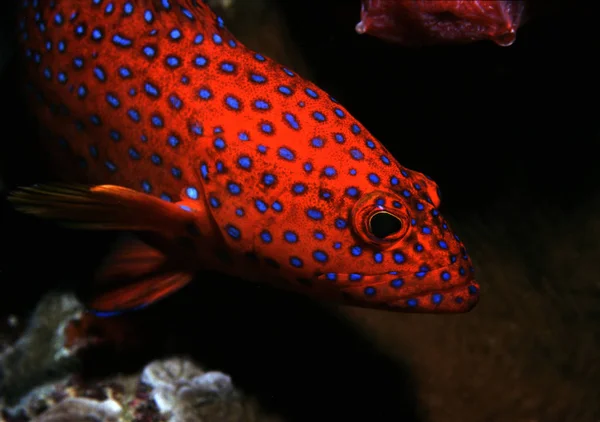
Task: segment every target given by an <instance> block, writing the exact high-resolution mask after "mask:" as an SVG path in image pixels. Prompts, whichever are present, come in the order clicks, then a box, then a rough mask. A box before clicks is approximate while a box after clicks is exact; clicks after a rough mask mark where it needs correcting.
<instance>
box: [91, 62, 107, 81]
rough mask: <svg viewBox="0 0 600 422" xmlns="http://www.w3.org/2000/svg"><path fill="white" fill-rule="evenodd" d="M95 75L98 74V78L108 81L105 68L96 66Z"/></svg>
mask: <svg viewBox="0 0 600 422" xmlns="http://www.w3.org/2000/svg"><path fill="white" fill-rule="evenodd" d="M94 75H95V76H96V78H98V80H99V81H100V82H105V81H106V75H105V73H104V70H103V69H102V68H101V67H99V66H96V67H95V68H94Z"/></svg>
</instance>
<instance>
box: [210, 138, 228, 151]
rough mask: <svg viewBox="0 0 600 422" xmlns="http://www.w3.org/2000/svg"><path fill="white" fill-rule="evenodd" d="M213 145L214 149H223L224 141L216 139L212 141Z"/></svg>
mask: <svg viewBox="0 0 600 422" xmlns="http://www.w3.org/2000/svg"><path fill="white" fill-rule="evenodd" d="M213 145H214V146H215V148H217V149H221V150H222V149H225V146H226V145H225V141H224V140H223V138H217V139H215V140H214V142H213Z"/></svg>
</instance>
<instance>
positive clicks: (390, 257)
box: [11, 0, 479, 314]
mask: <svg viewBox="0 0 600 422" xmlns="http://www.w3.org/2000/svg"><path fill="white" fill-rule="evenodd" d="M21 3H22V8H21V14H20V20H19V29H20V40H21V48H20V53H21V57H22V62H23V65H24V72H23V73H24V80H25V85H26V87H27V91H28V93H29V94H28V95H30V98H31V106H32V111H33V112H34V114H35V115H36V116H37V118H38V120H39V121H40V123H41V127H43V128H44V129H43V134H42V136H43V142H44V145H45V147H46V148H47V154H48V161H49V162H50V164H52V165H53V166H54V168H55V170H56V174H57V177H60V179H61V181H63V182H69V183H73V182H75V183H84V184H85V186H81V185H58V186H37V187H32V188H24V189H21V190H18V191H16V192H14V193H13V194H12V195H11V200H12V201H13V203H15V205H16V207H17V208H18V209H20V210H22V211H24V212H28V213H31V214H35V215H39V216H41V217H46V218H56V219H59V220H62V221H63V222H66V223H67V224H69V225H71V226H75V227H81V228H87V229H100V230H102V229H117V230H128V231H134V232H139V233H140V238H139V239H138V240H133V241H131V242H127V243H124V244H122V245H121V247H120V248H116V249H115V251H114V253H113V254H112V255H111V256H110V257H109V258H108V259H107V265H106V267H105V268H104V269H103V270H102V271H100V273H101V274H100V276H99V277H98V279H99V280H100V281H99V283H101V284H102V285H103V286H105V287H106V288H105V291H104V292H103V293H102V294H101V295H99V297H98V299H97V300H94V301H92V302H91V304H90V307H91V308H92V309H94V310H97V311H98V312H104V313H106V314H110V313H111V312H117V311H119V312H120V311H121V310H125V309H131V308H136V307H140V306H145V305H147V304H149V303H151V302H153V301H155V300H158V299H160V298H161V297H163V296H165V295H166V294H168V293H171V292H173V291H175V290H177V289H179V288H180V287H182V286H183V285H185V284H186V283H187V282H188V281H189V280H190V279H191V276H192V274H193V273H195V272H196V271H197V270H202V269H209V270H215V271H219V272H223V273H227V274H230V275H233V276H237V277H241V278H244V279H247V280H250V281H255V282H267V283H270V284H272V285H274V286H276V287H279V288H284V289H289V290H293V291H297V292H300V293H302V294H306V295H309V296H313V297H316V298H319V299H324V300H329V301H339V302H341V303H346V304H350V305H355V306H363V307H372V308H382V309H390V310H398V311H407V312H435V313H443V312H466V311H468V310H470V309H471V308H472V307H473V306H474V305H475V304H476V303H477V300H478V297H479V288H478V285H477V284H476V282H475V281H474V276H473V268H472V263H471V260H470V258H469V256H468V255H467V253H466V251H465V248H464V245H463V244H462V243H461V242H460V240H459V239H458V237H457V236H456V235H455V234H454V233H453V232H452V231H451V229H450V227H449V226H448V223H447V222H446V221H445V220H444V218H443V217H442V216H441V215H440V213H439V211H438V209H437V207H438V206H439V204H440V196H439V189H438V186H437V185H436V184H435V183H434V182H433V181H432V180H430V179H429V178H428V177H426V176H425V175H423V174H421V173H419V172H416V171H412V170H409V169H407V168H405V167H403V166H401V165H400V164H399V163H398V162H397V161H396V159H395V158H394V157H392V156H391V154H390V153H389V152H388V151H387V150H386V148H385V147H384V146H383V145H382V144H381V143H380V142H378V141H377V140H376V139H375V138H374V137H373V136H372V135H371V134H370V133H369V131H368V130H367V129H366V128H365V127H364V126H362V125H361V124H360V123H359V122H358V121H357V120H355V119H354V118H353V117H352V116H351V115H350V113H349V112H348V111H347V110H346V109H345V108H344V107H343V106H341V105H340V104H338V102H337V101H335V100H334V99H333V98H332V97H330V96H329V95H328V94H327V93H326V92H324V91H323V90H321V89H319V88H318V87H317V86H315V85H314V84H312V83H311V82H309V81H306V80H305V79H303V78H302V77H301V76H299V75H297V74H295V73H294V72H293V71H292V70H290V69H288V68H286V67H284V66H282V65H280V64H278V63H276V62H275V61H273V60H271V59H269V58H267V57H265V56H263V55H261V54H259V53H257V52H254V51H252V50H250V49H248V48H246V47H245V46H244V45H243V44H242V43H241V42H239V41H238V40H236V39H235V37H234V36H233V35H232V34H231V33H230V32H229V31H228V30H227V29H226V28H225V27H224V25H223V22H222V20H221V19H220V18H218V17H217V16H215V15H214V14H213V12H212V11H211V10H210V9H209V7H208V6H206V5H205V4H204V3H201V2H196V1H190V0H187V1H184V0H179V1H174V0H169V1H167V0H163V1H153V0H129V1H125V0H113V1H108V0H55V1H50V0H24V1H22V2H21ZM144 245H146V246H144ZM147 245H151V247H150V246H147Z"/></svg>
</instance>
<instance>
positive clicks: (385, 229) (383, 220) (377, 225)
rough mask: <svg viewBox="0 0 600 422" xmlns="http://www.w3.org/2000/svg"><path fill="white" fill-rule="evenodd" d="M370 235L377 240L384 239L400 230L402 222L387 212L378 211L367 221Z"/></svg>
mask: <svg viewBox="0 0 600 422" xmlns="http://www.w3.org/2000/svg"><path fill="white" fill-rule="evenodd" d="M369 230H370V231H371V234H372V235H373V236H375V237H377V238H379V239H385V238H386V237H388V236H391V235H393V234H395V233H398V232H399V231H400V230H402V221H401V220H400V219H399V218H398V217H396V216H395V215H392V214H390V213H389V212H385V211H379V212H377V213H375V214H374V215H373V216H372V217H371V219H370V220H369Z"/></svg>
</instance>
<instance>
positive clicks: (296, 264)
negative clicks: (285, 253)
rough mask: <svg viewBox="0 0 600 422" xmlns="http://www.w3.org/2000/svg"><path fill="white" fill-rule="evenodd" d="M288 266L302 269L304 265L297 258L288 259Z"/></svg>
mask: <svg viewBox="0 0 600 422" xmlns="http://www.w3.org/2000/svg"><path fill="white" fill-rule="evenodd" d="M290 264H291V265H292V266H294V267H296V268H302V266H303V265H304V263H303V262H302V260H301V259H300V258H298V257H297V256H292V257H290Z"/></svg>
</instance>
